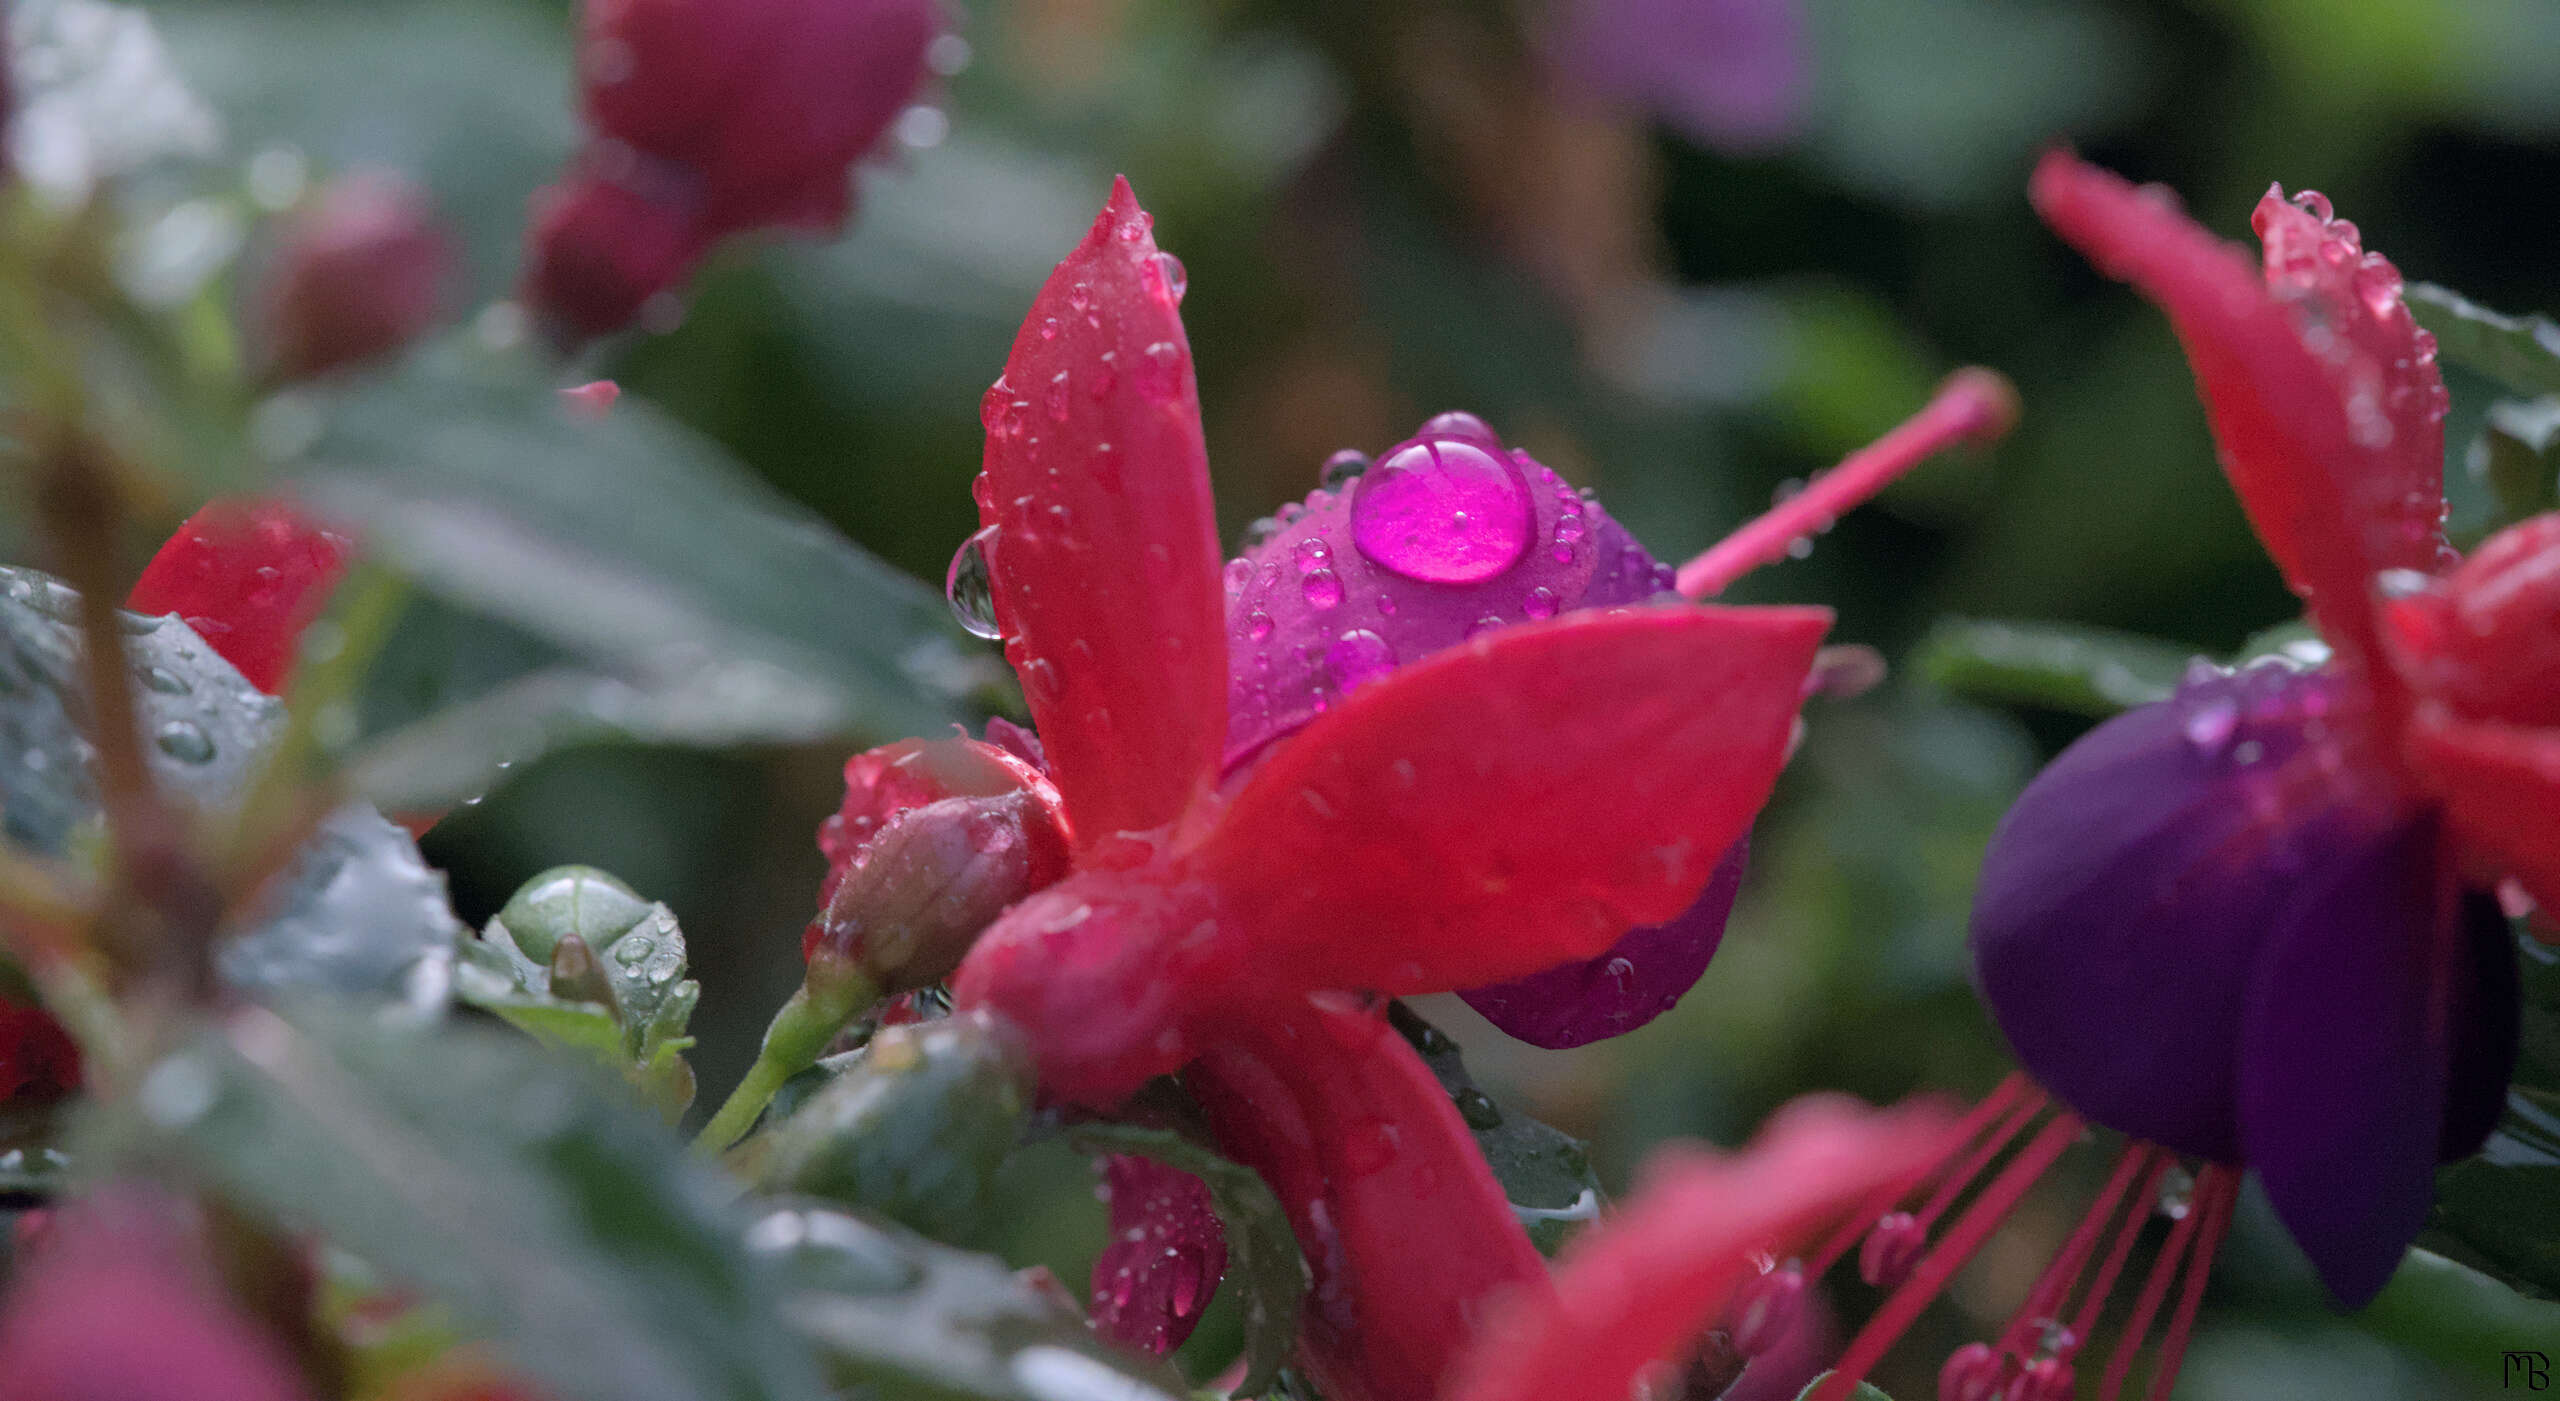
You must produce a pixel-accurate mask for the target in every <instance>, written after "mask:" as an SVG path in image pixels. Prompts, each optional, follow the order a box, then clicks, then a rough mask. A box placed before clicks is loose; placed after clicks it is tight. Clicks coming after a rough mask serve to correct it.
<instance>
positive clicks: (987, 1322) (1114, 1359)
mask: <svg viewBox="0 0 2560 1401" xmlns="http://www.w3.org/2000/svg"><path fill="white" fill-rule="evenodd" d="M747 1243H748V1247H749V1248H750V1249H751V1250H752V1251H754V1252H755V1253H756V1254H757V1255H758V1256H760V1257H762V1258H763V1259H764V1260H766V1261H768V1262H770V1263H771V1264H773V1265H774V1266H775V1267H776V1268H777V1269H778V1271H779V1273H780V1274H781V1276H782V1279H783V1284H784V1289H785V1294H784V1298H783V1304H782V1316H783V1317H784V1318H785V1319H786V1320H788V1322H789V1323H790V1324H791V1326H792V1327H794V1328H796V1329H797V1330H798V1331H799V1332H800V1333H801V1335H802V1336H804V1337H806V1338H808V1339H809V1340H810V1341H811V1342H813V1343H815V1344H816V1345H817V1346H818V1348H819V1350H820V1351H821V1353H822V1354H823V1355H824V1357H825V1360H826V1362H827V1363H828V1366H829V1371H830V1374H831V1379H832V1380H833V1381H834V1382H835V1383H836V1384H837V1386H839V1387H840V1388H852V1389H853V1390H852V1393H851V1394H852V1395H854V1396H859V1397H864V1398H866V1399H868V1398H877V1399H878V1401H1060V1398H1069V1397H1074V1398H1085V1397H1091V1398H1096V1401H1100V1398H1109V1401H1175V1398H1180V1397H1184V1396H1187V1395H1188V1394H1189V1393H1188V1392H1187V1391H1185V1390H1184V1388H1183V1386H1182V1383H1181V1379H1180V1378H1179V1377H1177V1376H1175V1375H1174V1374H1173V1372H1172V1371H1171V1369H1169V1368H1167V1367H1165V1366H1163V1365H1162V1364H1160V1363H1153V1362H1148V1361H1144V1360H1141V1359H1138V1358H1134V1357H1130V1356H1127V1355H1126V1354H1122V1353H1118V1352H1115V1351H1114V1350H1112V1349H1111V1348H1110V1347H1108V1346H1107V1345H1105V1344H1104V1343H1103V1342H1102V1340H1101V1339H1099V1338H1097V1337H1095V1336H1094V1334H1093V1330H1092V1329H1090V1328H1088V1327H1086V1326H1085V1322H1084V1320H1083V1319H1082V1318H1081V1317H1079V1316H1078V1315H1077V1313H1076V1311H1075V1309H1074V1307H1073V1306H1072V1305H1071V1304H1069V1303H1067V1302H1066V1301H1065V1300H1064V1299H1062V1298H1060V1297H1058V1296H1057V1295H1055V1294H1052V1293H1048V1292H1044V1291H1042V1290H1039V1289H1035V1288H1033V1287H1032V1286H1031V1285H1030V1284H1028V1283H1026V1282H1024V1280H1023V1279H1022V1278H1021V1277H1020V1276H1019V1275H1017V1274H1015V1273H1014V1272H1013V1271H1012V1270H1011V1269H1009V1268H1007V1267H1006V1266H1005V1264H1004V1262H1003V1261H1001V1260H998V1259H995V1258H994V1257H993V1256H987V1255H976V1254H972V1253H970V1252H967V1251H962V1250H954V1249H951V1248H950V1247H948V1246H943V1245H937V1244H935V1243H934V1242H932V1241H929V1240H925V1239H923V1238H921V1237H918V1236H913V1235H910V1234H908V1233H906V1232H905V1231H902V1230H898V1229H896V1228H895V1227H889V1226H882V1225H878V1224H875V1223H873V1222H870V1221H866V1220H864V1219H862V1218H861V1217H859V1216H856V1215H854V1214H852V1213H850V1212H847V1211H843V1210H840V1209H838V1208H836V1207H833V1206H827V1205H818V1204H787V1205H779V1206H775V1207H773V1208H771V1209H770V1210H768V1211H767V1212H766V1213H765V1215H763V1216H762V1217H761V1218H759V1219H758V1220H757V1221H756V1223H755V1224H754V1226H753V1227H751V1228H750V1229H749V1231H748V1232H747Z"/></svg>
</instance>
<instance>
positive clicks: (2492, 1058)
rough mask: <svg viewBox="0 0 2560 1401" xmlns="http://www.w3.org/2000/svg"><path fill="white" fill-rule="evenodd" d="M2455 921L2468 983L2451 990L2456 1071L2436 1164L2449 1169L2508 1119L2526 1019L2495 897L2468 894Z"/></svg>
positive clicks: (2450, 1079) (2510, 939)
mask: <svg viewBox="0 0 2560 1401" xmlns="http://www.w3.org/2000/svg"><path fill="white" fill-rule="evenodd" d="M2459 918H2460V920H2461V922H2462V931H2461V938H2462V943H2463V956H2464V958H2465V959H2466V960H2468V962H2467V963H2466V965H2465V966H2464V967H2463V968H2462V969H2459V970H2457V974H2458V975H2467V976H2457V979H2456V981H2455V983H2454V987H2453V1000H2452V1017H2451V1027H2452V1034H2453V1068H2452V1073H2451V1074H2450V1075H2448V1076H2447V1077H2446V1078H2445V1087H2444V1137H2443V1140H2442V1141H2441V1142H2439V1143H2438V1144H2437V1145H2436V1157H2437V1158H2438V1159H2440V1160H2441V1161H2444V1162H2448V1163H2449V1162H2452V1161H2453V1160H2454V1159H2456V1158H2468V1157H2470V1156H2471V1155H2472V1154H2474V1153H2477V1152H2479V1151H2480V1145H2481V1144H2483V1143H2486V1142H2488V1140H2489V1133H2490V1130H2492V1129H2495V1128H2496V1127H2497V1126H2498V1118H2499V1116H2500V1115H2502V1114H2504V1113H2506V1110H2507V1081H2508V1080H2509V1079H2510V1078H2512V1077H2513V1076H2514V1075H2515V1072H2516V1050H2517V1045H2518V1042H2519V1041H2520V1039H2521V1036H2522V1032H2523V1025H2522V1023H2523V1017H2524V1004H2523V980H2522V979H2521V977H2520V976H2519V975H2518V970H2517V968H2516V934H2515V929H2514V928H2513V926H2511V925H2510V924H2509V923H2508V921H2507V914H2506V911H2504V910H2502V909H2500V908H2499V907H2498V897H2496V896H2495V895H2492V894H2490V893H2489V892H2487V891H2485V890H2474V891H2466V892H2465V893H2464V894H2463V897H2462V913H2461V915H2460V916H2459Z"/></svg>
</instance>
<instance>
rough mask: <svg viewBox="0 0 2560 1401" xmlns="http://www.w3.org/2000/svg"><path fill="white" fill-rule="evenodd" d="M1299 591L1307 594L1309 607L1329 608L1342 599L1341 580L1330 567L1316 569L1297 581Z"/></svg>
mask: <svg viewBox="0 0 2560 1401" xmlns="http://www.w3.org/2000/svg"><path fill="white" fill-rule="evenodd" d="M1298 590H1299V592H1301V593H1303V594H1305V595H1306V596H1307V606H1309V607H1311V608H1331V607H1332V606H1334V605H1335V604H1337V603H1340V602H1341V601H1342V580H1341V579H1339V578H1337V577H1335V575H1334V572H1333V571H1332V570H1330V569H1317V570H1314V571H1313V572H1311V573H1309V574H1308V575H1307V577H1306V578H1304V579H1301V580H1299V581H1298Z"/></svg>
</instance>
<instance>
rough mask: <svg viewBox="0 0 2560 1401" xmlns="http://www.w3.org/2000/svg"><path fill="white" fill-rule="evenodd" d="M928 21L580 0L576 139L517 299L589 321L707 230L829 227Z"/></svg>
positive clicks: (819, 10) (841, 6)
mask: <svg viewBox="0 0 2560 1401" xmlns="http://www.w3.org/2000/svg"><path fill="white" fill-rule="evenodd" d="M942 27H943V15H942V11H941V7H940V5H939V4H938V3H937V0H588V3H587V5H586V9H585V16H584V32H583V34H582V36H581V38H580V42H579V47H578V86H579V96H580V104H581V106H582V108H583V109H584V112H585V116H586V121H587V128H588V139H587V144H586V147H585V149H583V150H582V151H581V152H580V153H579V155H578V157H577V159H576V161H575V162H574V163H573V164H572V165H571V166H570V169H569V171H568V173H567V175H566V176H565V177H564V178H563V179H562V180H561V182H560V183H559V184H556V185H553V186H551V187H550V188H548V189H546V190H544V191H543V192H542V194H541V195H540V196H538V197H537V199H536V202H535V207H534V221H533V228H532V230H531V236H530V248H529V250H528V253H527V264H526V270H525V288H524V291H525V298H526V300H527V301H529V302H530V303H532V305H533V306H534V307H536V308H537V309H539V310H540V311H542V312H543V313H544V314H546V315H548V316H550V317H552V318H553V319H555V320H556V321H558V322H559V323H561V324H562V325H563V326H564V327H565V328H566V329H568V330H569V331H571V332H573V333H575V334H576V335H579V336H595V335H602V334H604V333H606V332H608V331H614V330H618V329H620V328H621V327H623V326H625V325H627V324H629V323H630V321H631V319H632V318H633V317H634V316H636V315H637V314H638V313H639V311H640V309H641V307H642V306H643V305H644V304H646V303H647V302H648V301H649V300H650V299H651V298H653V297H656V296H658V295H659V294H661V293H664V292H668V291H670V290H672V289H674V288H675V287H676V286H678V285H679V284H681V283H682V282H683V281H684V280H685V278H686V277H688V276H690V275H691V273H692V271H693V268H694V266H695V265H696V264H697V263H699V262H700V261H701V260H702V257H703V255H704V254H705V253H707V252H709V251H710V249H711V246H712V245H713V244H714V243H717V242H719V241H720V240H721V239H724V238H727V237H730V236H731V235H734V234H740V233H746V232H748V231H750V230H755V229H764V228H783V229H810V230H816V231H819V232H825V233H832V232H834V231H835V230H837V229H840V228H842V227H843V226H844V221H845V219H846V217H847V216H848V214H849V213H850V212H851V209H852V189H851V185H850V183H849V178H848V174H847V172H848V171H849V169H850V168H851V167H852V166H853V164H854V163H855V162H857V161H859V160H861V159H862V158H863V157H864V156H865V155H867V154H868V153H869V152H870V151H871V149H872V148H873V147H874V146H876V145H878V144H879V141H880V138H881V136H882V134H883V133H885V132H886V131H887V130H888V129H889V125H890V123H891V122H892V121H893V120H895V119H896V117H897V115H898V113H899V112H900V111H901V110H903V109H904V108H905V107H906V105H907V103H908V102H909V101H910V100H911V99H912V98H913V97H914V96H915V92H916V89H917V86H918V85H919V84H920V83H921V82H922V81H923V78H924V71H925V50H926V48H927V47H928V46H929V45H931V44H932V42H933V40H934V37H935V36H936V35H937V34H939V33H940V32H941V30H942Z"/></svg>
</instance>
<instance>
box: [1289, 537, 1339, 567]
mask: <svg viewBox="0 0 2560 1401" xmlns="http://www.w3.org/2000/svg"><path fill="white" fill-rule="evenodd" d="M1293 553H1294V554H1295V555H1296V556H1297V559H1298V572H1299V573H1301V574H1313V573H1315V572H1316V571H1317V570H1319V569H1322V568H1324V567H1325V566H1327V565H1329V564H1331V563H1332V562H1333V547H1332V546H1331V545H1328V544H1326V543H1325V542H1323V541H1322V540H1319V539H1317V538H1316V537H1314V536H1312V535H1310V536H1308V537H1307V538H1306V539H1304V540H1301V541H1299V542H1298V547H1297V549H1296V550H1295V551H1293Z"/></svg>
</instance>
